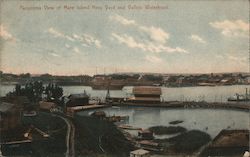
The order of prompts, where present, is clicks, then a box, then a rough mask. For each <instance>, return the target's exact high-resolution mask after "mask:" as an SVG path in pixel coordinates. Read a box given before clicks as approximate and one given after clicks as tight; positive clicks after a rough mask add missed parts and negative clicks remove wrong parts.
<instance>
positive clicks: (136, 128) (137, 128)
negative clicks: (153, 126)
mask: <svg viewBox="0 0 250 157" xmlns="http://www.w3.org/2000/svg"><path fill="white" fill-rule="evenodd" d="M118 128H121V129H126V130H142V128H139V127H133V126H131V125H119V126H118Z"/></svg>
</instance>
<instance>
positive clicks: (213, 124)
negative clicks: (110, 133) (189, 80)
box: [0, 85, 250, 137]
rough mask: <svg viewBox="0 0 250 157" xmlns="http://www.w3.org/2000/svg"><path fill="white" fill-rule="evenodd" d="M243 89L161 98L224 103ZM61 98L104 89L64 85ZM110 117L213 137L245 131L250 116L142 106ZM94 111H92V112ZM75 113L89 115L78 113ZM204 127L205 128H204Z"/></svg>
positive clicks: (120, 93) (181, 91)
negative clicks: (175, 126) (172, 124)
mask: <svg viewBox="0 0 250 157" xmlns="http://www.w3.org/2000/svg"><path fill="white" fill-rule="evenodd" d="M245 88H248V89H249V88H250V85H234V86H215V87H205V86H203V87H182V88H167V87H162V93H163V94H162V98H163V99H164V100H165V101H174V100H190V101H191V100H192V101H200V100H205V101H208V102H225V101H227V98H228V97H229V96H232V95H234V94H235V93H242V94H244V92H245ZM13 89H14V86H11V85H1V90H0V95H1V96H4V95H5V94H6V93H8V92H9V91H13ZM63 90H64V95H69V94H71V93H83V92H84V90H85V91H86V92H87V93H88V94H90V95H91V96H92V97H100V98H103V99H104V98H105V96H106V93H107V91H106V90H92V88H91V87H87V86H63ZM131 93H132V87H124V88H123V90H111V91H110V95H111V97H128V96H130V95H131ZM103 110H104V111H105V112H106V113H107V114H109V115H114V114H115V115H128V116H129V117H130V119H129V124H130V125H132V126H137V127H142V128H148V127H151V126H156V125H165V126H168V125H169V124H168V123H169V122H170V121H174V120H183V121H184V122H183V123H181V124H178V125H180V126H183V127H185V128H187V129H188V130H191V129H198V130H202V131H205V132H207V133H209V134H210V135H211V136H212V137H215V136H216V135H217V134H218V133H219V132H220V131H221V130H222V129H248V128H249V124H250V122H249V113H248V112H244V111H237V110H221V109H216V110H213V109H166V108H145V107H129V108H128V107H121V108H120V109H115V108H105V109H103ZM92 112H93V111H92ZM78 114H80V115H84V114H89V113H88V112H87V113H86V112H79V113H78ZM206 128H207V129H206Z"/></svg>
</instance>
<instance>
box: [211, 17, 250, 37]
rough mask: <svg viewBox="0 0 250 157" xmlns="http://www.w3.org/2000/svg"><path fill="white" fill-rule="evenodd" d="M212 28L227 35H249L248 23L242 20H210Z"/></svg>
mask: <svg viewBox="0 0 250 157" xmlns="http://www.w3.org/2000/svg"><path fill="white" fill-rule="evenodd" d="M209 24H210V25H211V26H212V27H213V28H216V29H219V30H221V34H223V35H224V36H227V37H249V23H246V22H244V21H242V20H235V21H229V20H224V21H221V22H218V21H216V22H210V23H209Z"/></svg>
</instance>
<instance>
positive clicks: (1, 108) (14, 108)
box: [0, 101, 21, 132]
mask: <svg viewBox="0 0 250 157" xmlns="http://www.w3.org/2000/svg"><path fill="white" fill-rule="evenodd" d="M20 125H21V110H20V108H19V107H18V105H15V104H11V103H7V102H2V101H1V102H0V131H1V132H2V131H8V130H11V129H15V128H17V127H18V126H20Z"/></svg>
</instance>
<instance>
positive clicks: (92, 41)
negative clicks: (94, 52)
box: [83, 34, 102, 48]
mask: <svg viewBox="0 0 250 157" xmlns="http://www.w3.org/2000/svg"><path fill="white" fill-rule="evenodd" d="M83 37H84V40H85V42H86V43H87V44H88V45H95V46H96V47H97V48H101V47H102V46H101V42H100V41H99V40H97V39H96V38H95V37H93V36H91V35H89V34H84V35H83Z"/></svg>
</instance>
